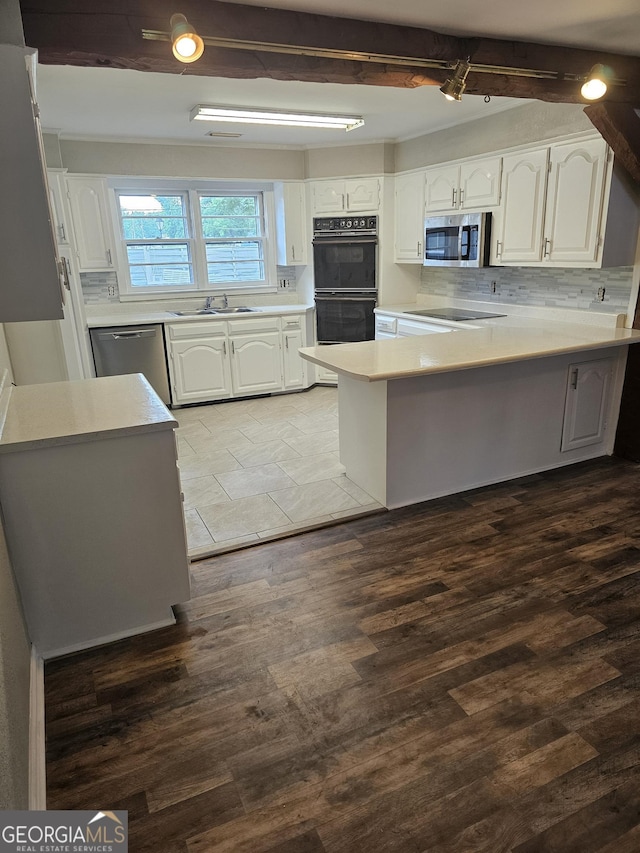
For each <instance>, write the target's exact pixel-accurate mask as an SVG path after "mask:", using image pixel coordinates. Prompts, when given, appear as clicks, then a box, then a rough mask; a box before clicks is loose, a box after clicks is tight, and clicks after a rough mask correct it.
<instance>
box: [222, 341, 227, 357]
mask: <svg viewBox="0 0 640 853" xmlns="http://www.w3.org/2000/svg"><path fill="white" fill-rule="evenodd" d="M222 352H223V353H224V354H225V355H226V354H227V342H226V341H222Z"/></svg>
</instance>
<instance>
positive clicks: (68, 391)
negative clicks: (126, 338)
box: [0, 373, 178, 453]
mask: <svg viewBox="0 0 640 853" xmlns="http://www.w3.org/2000/svg"><path fill="white" fill-rule="evenodd" d="M5 395H10V396H9V398H8V405H7V406H6V417H5V419H4V423H3V425H2V434H1V435H0V453H11V452H15V451H21V450H32V449H35V448H38V447H44V446H47V445H59V444H72V443H75V442H79V441H88V440H94V439H102V438H111V437H113V436H115V435H118V436H122V435H127V434H131V433H135V432H149V431H155V430H165V429H173V428H174V427H176V426H178V423H177V421H176V420H175V419H174V418H173V417H172V415H171V413H170V412H169V410H168V409H167V408H166V407H165V405H164V404H163V403H162V401H161V400H160V398H159V397H158V395H157V394H156V393H155V391H154V390H153V389H152V387H151V385H149V383H148V382H147V380H146V379H145V378H144V376H143V375H142V374H141V373H135V374H128V375H126V376H105V377H101V378H99V379H80V380H76V381H73V382H48V383H46V384H41V385H20V386H18V387H17V388H11V389H7V390H6V391H5Z"/></svg>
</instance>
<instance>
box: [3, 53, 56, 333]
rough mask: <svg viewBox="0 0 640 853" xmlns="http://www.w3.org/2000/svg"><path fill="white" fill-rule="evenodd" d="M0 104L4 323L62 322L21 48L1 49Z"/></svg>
mask: <svg viewBox="0 0 640 853" xmlns="http://www.w3.org/2000/svg"><path fill="white" fill-rule="evenodd" d="M0 103H2V133H0V162H1V163H2V164H3V168H2V169H1V170H0V193H1V195H2V198H3V200H4V203H3V205H2V207H1V208H0V248H1V249H2V251H1V252H0V258H1V260H0V281H1V282H2V287H0V322H19V321H24V320H59V319H61V318H62V315H63V312H62V302H63V296H62V289H61V277H60V267H59V264H58V258H57V255H56V242H55V239H54V235H53V229H52V224H51V213H50V209H49V198H48V188H47V183H46V173H45V168H44V157H43V154H42V138H41V134H40V126H39V122H38V118H37V115H38V108H37V104H36V103H35V100H34V98H33V93H32V86H31V83H30V79H29V72H28V70H27V62H26V59H25V49H24V48H22V47H18V46H16V45H10V44H2V45H0ZM18 200H19V204H17V201H18Z"/></svg>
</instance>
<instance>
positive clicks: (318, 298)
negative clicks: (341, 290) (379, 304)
mask: <svg viewBox="0 0 640 853" xmlns="http://www.w3.org/2000/svg"><path fill="white" fill-rule="evenodd" d="M376 301H377V297H375V296H316V302H376Z"/></svg>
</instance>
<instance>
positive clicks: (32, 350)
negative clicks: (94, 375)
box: [4, 320, 69, 385]
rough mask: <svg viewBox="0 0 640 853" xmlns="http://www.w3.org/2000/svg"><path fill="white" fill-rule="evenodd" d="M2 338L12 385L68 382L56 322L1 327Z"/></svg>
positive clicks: (58, 322)
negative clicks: (5, 348)
mask: <svg viewBox="0 0 640 853" xmlns="http://www.w3.org/2000/svg"><path fill="white" fill-rule="evenodd" d="M4 332H5V337H6V339H7V346H8V348H9V354H10V356H11V364H12V365H13V381H14V382H15V384H16V385H34V384H37V383H39V382H63V381H64V380H66V379H68V378H69V377H68V373H67V367H66V363H65V357H64V348H63V345H62V335H61V332H60V321H59V320H40V321H38V322H37V323H5V324H4Z"/></svg>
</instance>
